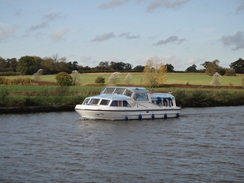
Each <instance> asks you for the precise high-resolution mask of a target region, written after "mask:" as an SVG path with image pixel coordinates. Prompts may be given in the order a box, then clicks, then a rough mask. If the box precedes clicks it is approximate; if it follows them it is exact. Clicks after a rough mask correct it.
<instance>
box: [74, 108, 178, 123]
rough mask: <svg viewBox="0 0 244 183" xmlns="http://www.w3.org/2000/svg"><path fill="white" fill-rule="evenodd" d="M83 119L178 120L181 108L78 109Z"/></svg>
mask: <svg viewBox="0 0 244 183" xmlns="http://www.w3.org/2000/svg"><path fill="white" fill-rule="evenodd" d="M76 112H78V113H79V114H80V115H81V118H83V119H104V120H132V119H167V118H178V117H179V116H180V108H175V109H172V108H171V109H157V110H93V109H76Z"/></svg>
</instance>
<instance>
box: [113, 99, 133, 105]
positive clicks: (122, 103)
mask: <svg viewBox="0 0 244 183" xmlns="http://www.w3.org/2000/svg"><path fill="white" fill-rule="evenodd" d="M110 106H113V107H131V106H130V104H129V103H128V102H127V101H126V100H123V101H118V100H114V101H112V103H111V105H110Z"/></svg>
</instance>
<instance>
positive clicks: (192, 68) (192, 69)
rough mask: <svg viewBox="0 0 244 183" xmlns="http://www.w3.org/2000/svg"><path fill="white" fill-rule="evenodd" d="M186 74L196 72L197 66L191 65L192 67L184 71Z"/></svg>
mask: <svg viewBox="0 0 244 183" xmlns="http://www.w3.org/2000/svg"><path fill="white" fill-rule="evenodd" d="M186 72H197V66H196V65H195V64H193V65H192V66H190V67H188V68H187V69H186Z"/></svg>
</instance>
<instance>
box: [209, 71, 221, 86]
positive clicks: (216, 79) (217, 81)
mask: <svg viewBox="0 0 244 183" xmlns="http://www.w3.org/2000/svg"><path fill="white" fill-rule="evenodd" d="M210 84H212V85H214V86H220V85H221V75H220V74H219V73H218V72H216V73H215V74H214V75H213V79H212V81H211V82H210Z"/></svg>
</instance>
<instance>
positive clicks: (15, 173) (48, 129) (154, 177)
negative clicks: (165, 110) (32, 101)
mask: <svg viewBox="0 0 244 183" xmlns="http://www.w3.org/2000/svg"><path fill="white" fill-rule="evenodd" d="M243 181H244V106H239V107H215V108H186V109H182V115H181V117H180V118H179V119H166V120H165V119H162V120H141V121H139V120H138V121H137V120H134V121H99V120H97V121H93V120H80V119H79V115H78V114H77V113H76V112H59V113H34V114H11V115H0V182H3V183H5V182H6V183H7V182H9V183H12V182H13V183H15V182H17V183H18V182H35V183H38V182H40V183H43V182H65V183H66V182H133V183H135V182H243Z"/></svg>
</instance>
